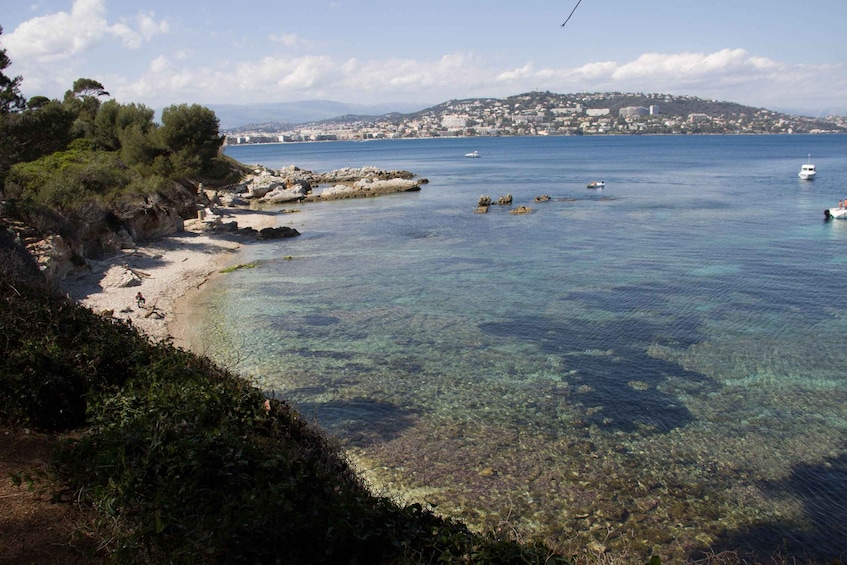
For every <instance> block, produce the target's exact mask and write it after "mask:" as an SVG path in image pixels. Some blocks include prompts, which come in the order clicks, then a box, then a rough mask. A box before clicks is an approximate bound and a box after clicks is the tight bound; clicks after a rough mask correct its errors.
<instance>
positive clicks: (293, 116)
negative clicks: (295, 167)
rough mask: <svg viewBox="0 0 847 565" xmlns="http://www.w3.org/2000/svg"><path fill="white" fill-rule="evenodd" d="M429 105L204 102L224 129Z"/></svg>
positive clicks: (405, 111) (376, 113) (377, 113)
mask: <svg viewBox="0 0 847 565" xmlns="http://www.w3.org/2000/svg"><path fill="white" fill-rule="evenodd" d="M432 105H433V104H426V103H418V104H415V103H408V102H397V103H384V104H347V103H344V102H334V101H332V100H303V101H300V102H276V103H268V104H204V106H206V107H207V108H209V109H210V110H212V111H213V112H214V113H215V115H216V116H217V117H218V120H220V127H221V130H224V131H226V130H231V129H234V128H247V127H248V126H254V125H259V124H266V123H269V122H275V123H279V122H283V123H289V124H303V123H307V122H318V121H321V120H327V119H330V118H337V117H338V116H344V115H358V116H382V115H384V114H388V113H394V112H399V113H403V114H409V113H412V112H417V111H419V110H423V109H424V108H428V107H430V106H432Z"/></svg>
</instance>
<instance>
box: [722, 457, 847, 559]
mask: <svg viewBox="0 0 847 565" xmlns="http://www.w3.org/2000/svg"><path fill="white" fill-rule="evenodd" d="M760 487H761V488H762V490H763V491H764V492H765V494H766V495H768V496H770V497H772V498H777V499H784V498H789V499H795V500H797V501H799V502H800V503H801V504H802V506H803V515H804V516H803V517H804V519H805V522H806V523H805V524H797V523H795V522H793V521H786V522H768V523H761V524H757V525H755V526H750V527H748V528H745V529H742V530H737V531H731V532H725V533H724V535H723V536H721V537H720V538H719V539H718V540H716V541H715V543H714V544H713V545H712V549H713V550H718V551H729V550H732V551H736V552H738V553H739V554H745V553H746V554H749V555H751V556H752V555H756V554H758V555H759V556H760V557H765V556H768V555H772V554H774V552H778V553H779V554H780V555H783V556H791V557H794V558H795V559H797V560H800V562H806V561H807V560H812V561H814V562H816V563H837V562H843V561H844V559H845V558H847V454H842V455H840V456H838V457H834V458H831V459H827V460H825V461H823V462H821V463H817V464H814V465H812V464H807V463H798V464H797V465H794V468H793V470H792V471H791V475H790V476H789V477H787V478H786V479H785V480H783V481H775V482H770V481H769V482H765V483H763V484H761V485H760ZM837 560H841V561H837Z"/></svg>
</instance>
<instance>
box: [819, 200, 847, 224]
mask: <svg viewBox="0 0 847 565" xmlns="http://www.w3.org/2000/svg"><path fill="white" fill-rule="evenodd" d="M837 218H841V219H847V201H845V202H841V201H840V200H839V201H838V208H827V209H826V210H824V211H823V219H824V220H834V219H837Z"/></svg>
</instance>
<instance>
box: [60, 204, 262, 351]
mask: <svg viewBox="0 0 847 565" xmlns="http://www.w3.org/2000/svg"><path fill="white" fill-rule="evenodd" d="M220 211H221V215H222V217H224V218H225V219H226V220H227V221H233V220H234V221H236V222H237V223H238V226H239V228H243V227H252V228H254V229H256V230H261V229H263V228H267V227H276V225H277V218H278V213H277V212H270V211H263V210H250V209H244V208H221V209H220ZM253 241H254V240H253V239H252V238H250V237H249V236H244V235H239V234H236V233H231V232H209V231H202V230H201V224H200V222H197V221H190V222H186V227H185V230H184V231H182V232H178V233H175V234H171V235H168V236H164V237H161V238H158V239H155V240H150V241H146V242H143V243H141V244H140V245H138V246H136V247H135V248H133V249H128V250H125V251H124V252H121V253H119V254H117V255H114V256H112V257H108V258H106V259H103V260H101V261H91V268H90V269H89V270H87V271H86V272H85V273H82V274H78V275H69V276H68V277H67V278H66V279H65V280H64V281H62V283H61V284H60V287H61V288H62V290H63V291H64V292H65V293H66V294H67V295H68V296H69V297H70V298H72V299H73V300H75V301H76V302H78V303H80V304H82V305H83V306H86V307H88V308H90V309H91V310H93V311H94V312H97V313H104V314H107V315H111V316H112V317H114V318H117V319H124V320H129V321H130V322H131V323H132V324H133V325H134V326H135V327H136V328H138V329H139V330H140V331H142V332H143V333H144V334H146V335H147V336H148V337H149V338H150V339H152V340H153V341H162V340H168V339H172V340H173V343H174V345H176V346H177V347H182V348H184V349H190V345H191V320H192V319H194V316H196V315H198V312H196V308H194V306H193V305H192V304H191V298H190V296H191V294H192V292H193V291H196V290H197V289H199V288H200V287H202V286H203V285H204V284H205V283H206V282H207V281H208V280H209V279H210V278H211V277H213V276H215V274H217V273H219V272H220V270H221V269H223V268H225V267H227V266H228V265H230V264H233V263H234V262H235V260H236V258H237V257H238V252H239V251H240V250H241V249H242V248H243V246H244V245H245V244H247V243H251V242H253ZM139 292H140V293H141V294H142V296H143V297H144V304H143V305H142V306H139V305H138V304H137V303H136V299H135V296H136V294H137V293H139Z"/></svg>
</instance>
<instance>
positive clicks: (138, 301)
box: [135, 290, 146, 308]
mask: <svg viewBox="0 0 847 565" xmlns="http://www.w3.org/2000/svg"><path fill="white" fill-rule="evenodd" d="M145 302H146V301H145V300H144V296H143V295H142V294H141V291H140V290H139V291H138V294H136V295H135V303H136V304H137V305H138V307H139V308H144V303H145Z"/></svg>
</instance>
